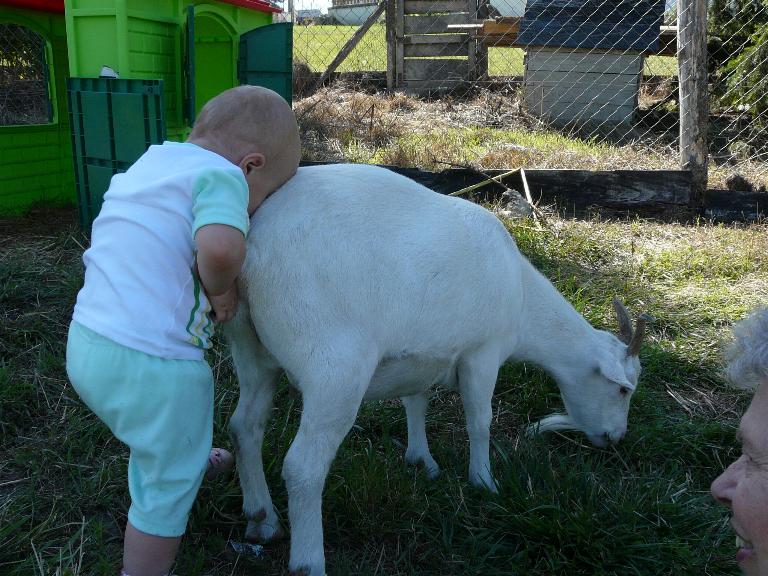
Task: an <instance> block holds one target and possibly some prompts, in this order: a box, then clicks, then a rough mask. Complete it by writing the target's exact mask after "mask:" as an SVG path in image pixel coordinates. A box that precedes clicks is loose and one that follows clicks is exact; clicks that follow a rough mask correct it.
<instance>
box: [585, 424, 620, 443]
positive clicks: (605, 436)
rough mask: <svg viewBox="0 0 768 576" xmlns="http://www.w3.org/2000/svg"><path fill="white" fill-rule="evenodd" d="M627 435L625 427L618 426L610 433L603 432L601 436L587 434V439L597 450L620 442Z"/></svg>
mask: <svg viewBox="0 0 768 576" xmlns="http://www.w3.org/2000/svg"><path fill="white" fill-rule="evenodd" d="M626 433H627V427H626V426H619V427H617V428H614V429H613V430H610V431H605V432H603V433H602V434H587V438H588V439H589V441H590V443H591V444H592V445H593V446H596V447H597V448H606V447H607V446H612V445H614V444H618V443H619V442H621V440H622V438H624V435H625V434H626Z"/></svg>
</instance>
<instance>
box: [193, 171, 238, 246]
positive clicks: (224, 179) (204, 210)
mask: <svg viewBox="0 0 768 576" xmlns="http://www.w3.org/2000/svg"><path fill="white" fill-rule="evenodd" d="M192 217H193V224H192V235H193V236H194V235H195V234H196V233H197V231H198V230H199V229H200V228H201V227H203V226H206V225H207V224H226V225H227V226H232V227H233V228H237V229H238V230H240V231H241V232H242V233H243V234H244V235H245V234H247V233H248V224H249V220H248V184H247V183H246V181H245V178H244V177H243V175H242V174H241V173H240V172H235V171H234V170H232V171H227V170H207V171H205V172H202V173H201V174H200V175H199V176H198V177H197V179H196V180H195V184H194V187H193V190H192Z"/></svg>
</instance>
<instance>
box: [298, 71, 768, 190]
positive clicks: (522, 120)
mask: <svg viewBox="0 0 768 576" xmlns="http://www.w3.org/2000/svg"><path fill="white" fill-rule="evenodd" d="M673 88H674V83H673V81H672V80H666V81H662V82H659V83H657V84H656V85H653V86H650V85H649V86H648V87H647V89H646V90H644V91H643V92H642V93H641V96H640V99H641V105H642V107H643V109H644V110H645V112H644V115H643V120H642V122H641V123H639V124H638V125H637V126H635V127H634V128H632V129H628V130H624V131H623V132H622V133H618V131H614V132H612V133H608V134H607V133H605V132H600V131H595V132H585V133H583V134H580V135H579V134H577V133H575V132H574V133H570V134H566V133H563V132H562V131H557V130H552V129H550V128H548V127H547V126H545V125H544V124H543V123H542V122H541V121H539V120H538V119H537V118H534V117H532V116H529V115H527V114H526V113H525V111H524V109H523V107H522V104H521V101H520V95H519V92H518V91H517V90H515V89H513V88H507V89H506V90H502V91H490V90H477V91H475V92H472V93H470V94H469V95H466V96H463V97H450V96H447V97H443V98H440V99H420V98H416V97H414V96H409V95H406V94H403V93H399V92H396V93H385V92H379V93H376V94H371V93H368V92H365V91H363V90H361V89H359V88H357V87H355V86H353V85H351V84H344V83H343V82H337V83H335V84H334V85H333V86H332V87H329V88H328V87H326V88H323V89H322V90H320V91H319V92H317V93H315V94H313V95H311V96H308V97H306V98H303V99H299V100H297V101H296V102H295V109H296V113H297V117H298V119H299V124H300V126H301V129H302V137H303V141H304V157H305V159H308V160H317V161H346V162H361V163H377V164H390V165H395V166H408V167H413V166H415V167H420V168H423V169H429V170H435V169H443V168H445V167H446V166H449V165H470V166H474V167H477V168H509V169H516V168H521V167H522V168H528V169H533V168H552V169H555V168H579V169H585V170H660V169H666V170H676V169H679V153H678V151H677V148H676V147H677V144H676V134H677V132H676V131H677V130H678V128H677V126H676V124H675V123H676V120H674V118H675V114H674V113H673V111H671V110H669V109H668V108H669V107H670V106H673V107H674V106H676V103H675V101H674V98H672V99H671V100H670V99H669V96H670V90H672V89H673ZM735 173H738V174H741V175H742V176H744V177H746V178H747V179H748V180H749V181H750V182H753V183H755V185H756V186H757V185H759V184H760V183H763V182H768V170H766V166H765V164H764V163H761V162H757V161H754V160H749V159H744V158H734V160H733V162H721V161H719V163H718V164H717V165H715V164H713V165H712V167H711V170H710V182H709V185H710V187H712V188H726V187H727V185H726V181H727V179H728V178H729V177H730V176H731V175H732V174H735Z"/></svg>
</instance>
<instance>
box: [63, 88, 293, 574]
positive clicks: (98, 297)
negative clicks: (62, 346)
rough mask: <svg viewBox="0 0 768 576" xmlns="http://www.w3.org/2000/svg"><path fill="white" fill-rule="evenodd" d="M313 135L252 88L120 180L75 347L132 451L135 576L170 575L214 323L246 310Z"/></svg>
mask: <svg viewBox="0 0 768 576" xmlns="http://www.w3.org/2000/svg"><path fill="white" fill-rule="evenodd" d="M300 153H301V151H300V144H299V133H298V127H297V124H296V119H295V117H294V115H293V111H292V110H291V107H290V105H289V104H288V103H287V102H286V101H285V100H283V98H281V97H280V96H279V95H278V94H276V93H275V92H273V91H271V90H268V89H266V88H260V87H256V86H239V87H237V88H233V89H231V90H227V91H225V92H222V93H221V94H219V95H218V96H216V97H215V98H213V99H212V100H210V101H209V102H208V103H207V104H206V105H205V106H204V107H203V109H202V110H201V111H200V114H199V117H198V119H197V121H196V123H195V126H194V128H193V130H192V133H191V134H190V136H189V138H188V139H187V141H186V142H183V143H179V142H165V143H163V144H162V145H155V146H150V147H149V149H148V150H147V151H146V152H145V153H144V154H143V155H142V156H141V157H140V158H139V159H138V160H137V161H136V163H135V164H133V165H132V166H131V167H130V169H129V170H128V171H127V172H125V173H124V174H117V175H115V176H114V177H113V178H112V181H111V183H110V186H109V190H108V191H107V192H106V194H105V195H104V204H103V206H102V208H101V212H100V213H99V216H98V217H97V218H96V220H95V221H94V223H93V230H92V235H91V245H90V248H89V249H88V250H86V252H85V254H84V255H83V261H84V263H85V282H84V285H83V287H82V289H81V290H80V292H79V294H78V296H77V303H76V305H75V309H74V313H73V317H72V323H71V325H70V329H69V338H68V341H67V373H68V375H69V378H70V381H71V382H72V385H73V387H74V388H75V390H76V391H77V393H78V394H79V395H80V397H81V398H82V399H83V401H84V402H85V403H86V404H87V405H88V406H89V408H90V409H91V410H93V411H94V412H95V413H96V415H97V416H98V417H99V418H100V419H101V420H103V421H104V422H105V423H106V424H107V426H109V428H110V430H112V432H113V433H114V435H115V436H116V437H117V438H118V439H120V440H121V441H122V442H124V443H126V444H127V445H128V446H129V448H130V459H129V463H128V488H129V492H130V495H131V506H130V509H129V511H128V525H127V527H126V530H125V541H124V549H123V569H122V570H123V571H122V574H124V575H127V576H162V575H165V574H168V572H169V570H170V569H171V566H172V565H173V562H174V560H175V558H176V553H177V550H178V547H179V543H180V541H181V536H182V534H183V533H184V531H185V529H186V524H187V517H188V515H189V511H190V510H191V508H192V503H193V501H194V498H195V495H196V494H197V491H198V488H199V487H200V483H201V481H202V479H203V476H204V475H205V474H206V471H207V472H208V474H209V475H210V474H212V473H215V472H216V471H217V469H219V468H221V467H223V466H226V465H227V464H229V465H231V460H232V457H231V455H230V454H229V453H228V452H226V451H223V450H216V449H215V450H211V443H212V435H213V376H212V372H211V369H210V368H209V366H208V364H207V363H206V362H205V360H204V357H203V354H204V351H205V349H207V348H209V347H210V346H211V336H212V334H213V322H214V321H215V322H226V321H228V320H230V319H231V318H232V317H233V315H234V313H235V310H236V307H237V288H236V282H235V280H236V278H237V275H238V274H239V272H240V267H241V265H242V263H243V260H244V258H245V234H246V232H247V231H248V224H249V217H250V216H251V215H252V214H253V213H254V211H255V210H256V208H257V207H258V206H259V204H261V202H263V201H264V199H265V198H266V197H267V196H269V194H271V193H272V192H273V191H274V190H275V189H277V188H278V187H279V186H280V185H282V184H283V183H284V182H285V181H287V180H288V179H289V178H290V177H291V176H293V174H294V173H295V172H296V169H297V167H298V164H299V157H300Z"/></svg>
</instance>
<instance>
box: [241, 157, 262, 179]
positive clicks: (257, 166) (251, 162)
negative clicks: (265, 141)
mask: <svg viewBox="0 0 768 576" xmlns="http://www.w3.org/2000/svg"><path fill="white" fill-rule="evenodd" d="M266 163H267V159H266V158H265V157H264V154H262V153H261V152H251V153H250V154H246V155H245V156H243V158H242V160H240V163H239V164H238V166H240V169H241V170H242V171H243V174H245V175H246V176H248V175H249V174H250V173H251V172H252V171H254V170H261V169H262V168H263V167H264V165H265V164H266Z"/></svg>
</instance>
